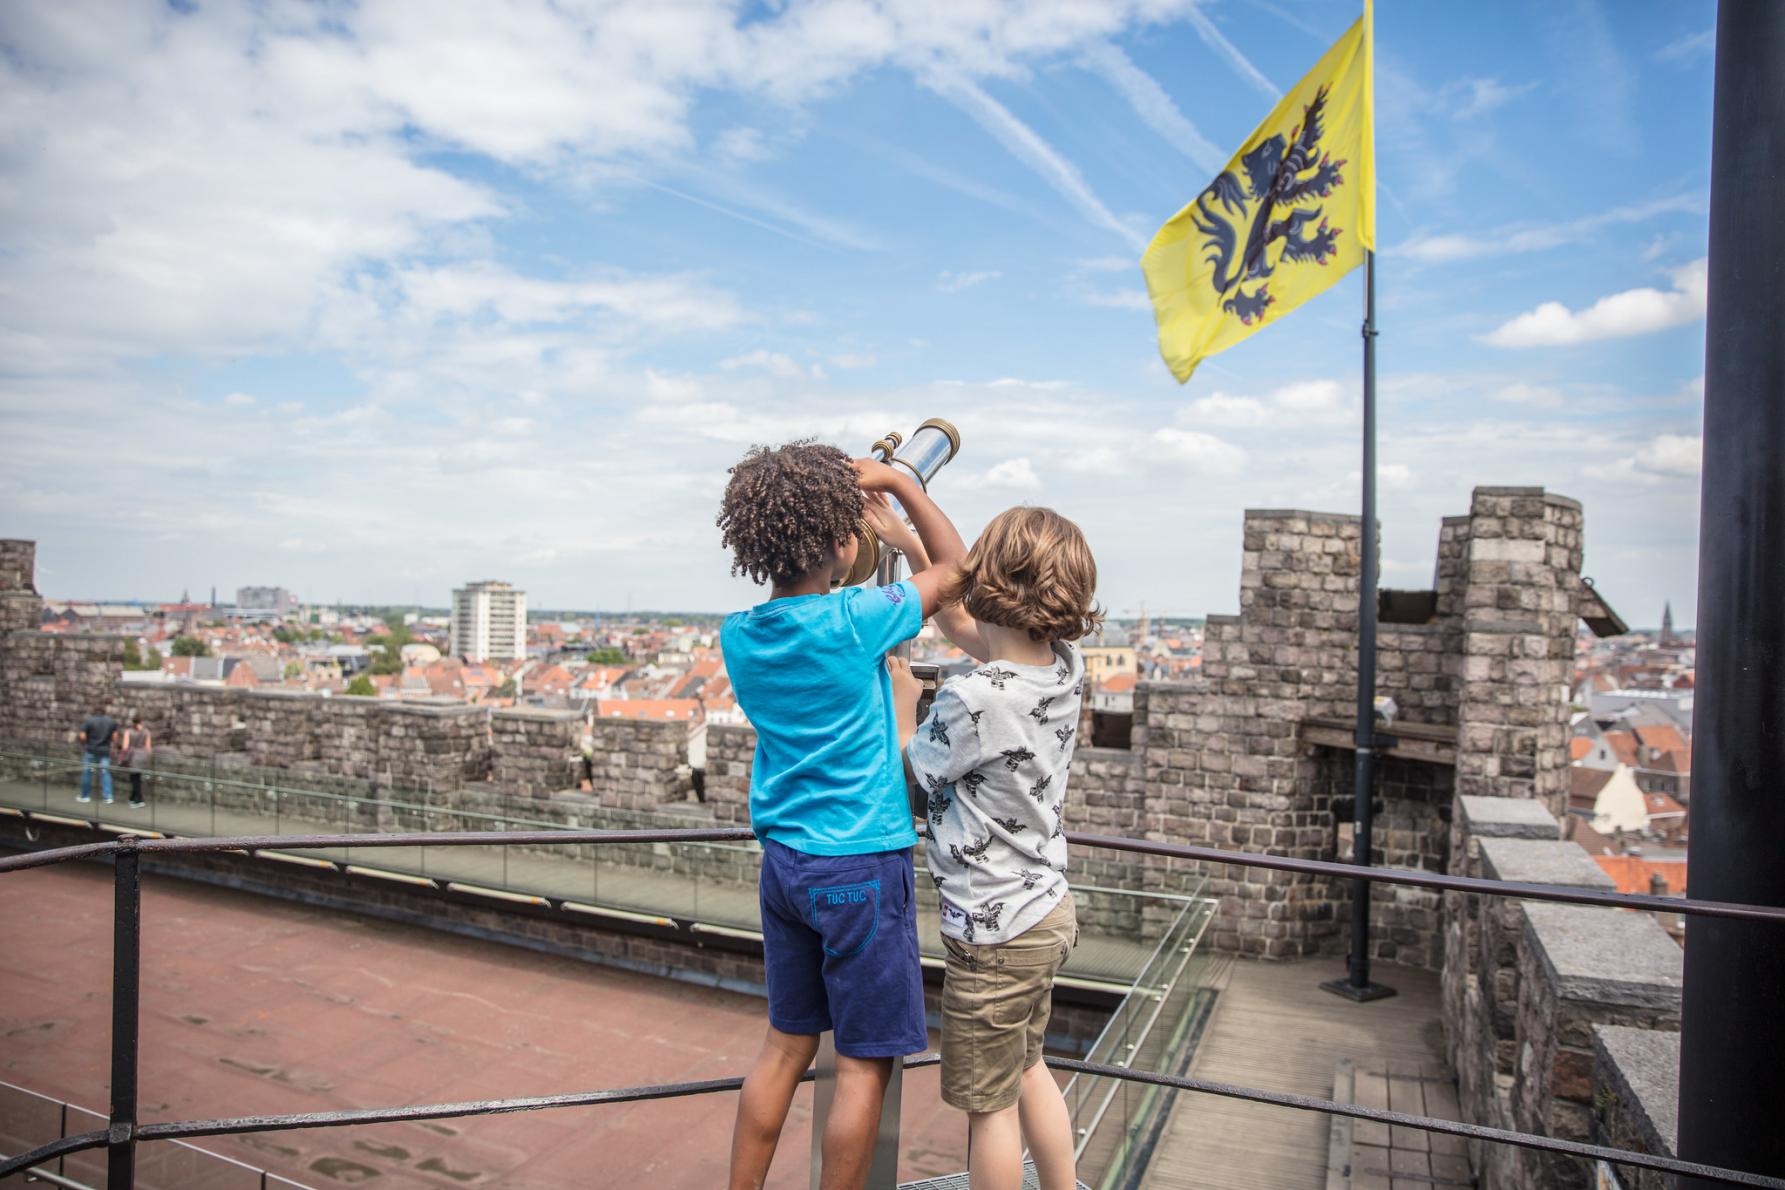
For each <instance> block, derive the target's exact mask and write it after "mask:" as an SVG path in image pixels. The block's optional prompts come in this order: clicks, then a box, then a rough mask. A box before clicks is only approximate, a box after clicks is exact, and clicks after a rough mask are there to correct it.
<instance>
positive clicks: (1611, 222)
mask: <svg viewBox="0 0 1785 1190" xmlns="http://www.w3.org/2000/svg"><path fill="white" fill-rule="evenodd" d="M1704 211H1705V200H1704V197H1703V196H1702V195H1697V194H1678V195H1674V196H1672V197H1669V198H1660V199H1656V200H1654V201H1653V202H1646V203H1637V204H1635V205H1626V206H1618V207H1613V208H1611V209H1610V210H1608V211H1601V212H1599V213H1598V214H1596V215H1587V216H1584V217H1582V218H1579V219H1571V220H1569V221H1568V222H1566V223H1551V224H1542V225H1538V226H1534V227H1502V228H1497V229H1495V230H1493V231H1490V232H1486V233H1483V234H1480V235H1475V234H1468V233H1441V234H1430V233H1421V234H1419V235H1416V236H1414V237H1413V239H1411V240H1408V241H1407V242H1406V243H1403V244H1399V245H1397V246H1396V247H1395V248H1393V249H1392V250H1391V251H1392V254H1393V255H1395V256H1404V257H1406V258H1408V259H1410V260H1414V261H1418V262H1419V263H1421V264H1450V263H1452V262H1453V261H1459V260H1474V259H1476V258H1478V257H1485V256H1502V255H1505V254H1507V253H1513V252H1547V251H1549V250H1550V249H1552V248H1561V247H1565V246H1567V245H1569V244H1574V243H1578V242H1579V241H1581V240H1583V239H1585V238H1587V237H1589V236H1591V235H1593V234H1594V233H1595V232H1597V231H1598V230H1599V229H1601V228H1604V227H1612V226H1618V225H1622V224H1627V223H1642V222H1646V221H1647V220H1650V219H1654V218H1657V217H1658V216H1661V215H1670V214H1685V215H1702V214H1703V213H1704ZM1645 259H1646V258H1645Z"/></svg>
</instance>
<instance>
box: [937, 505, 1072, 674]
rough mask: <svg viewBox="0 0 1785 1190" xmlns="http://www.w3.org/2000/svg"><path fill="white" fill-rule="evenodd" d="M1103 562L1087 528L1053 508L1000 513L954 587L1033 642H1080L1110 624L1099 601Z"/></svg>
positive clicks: (971, 607)
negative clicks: (1088, 538) (1095, 553)
mask: <svg viewBox="0 0 1785 1190" xmlns="http://www.w3.org/2000/svg"><path fill="white" fill-rule="evenodd" d="M1096 593H1097V560H1096V559H1095V558H1093V557H1092V556H1091V547H1090V546H1089V545H1088V544H1087V543H1086V542H1085V535H1084V534H1083V533H1082V532H1080V530H1079V527H1078V526H1077V525H1075V524H1073V523H1072V522H1071V521H1069V520H1067V519H1066V518H1065V517H1063V516H1061V515H1060V514H1059V513H1057V512H1055V511H1054V510H1053V509H1051V508H1027V507H1024V508H1011V509H1006V510H1005V511H1003V512H1001V513H999V514H998V515H997V516H996V517H993V518H992V523H991V524H989V525H987V526H986V527H985V532H984V533H981V534H980V535H979V540H978V541H975V542H974V543H973V548H972V549H970V550H968V551H967V557H966V560H965V561H964V562H962V563H961V573H960V577H959V578H958V579H956V580H955V583H954V585H953V587H952V588H951V589H950V591H949V592H948V598H949V600H950V601H951V602H952V601H955V600H959V601H960V603H961V604H962V605H963V606H964V607H965V608H966V609H967V614H968V615H970V616H972V617H973V618H974V619H976V620H981V621H984V622H985V623H987V624H996V625H998V626H999V627H1001V628H1015V629H1025V630H1027V631H1028V633H1029V639H1031V640H1048V641H1053V640H1077V639H1079V638H1080V637H1081V636H1085V635H1088V634H1089V633H1091V632H1094V631H1096V629H1097V627H1098V625H1100V624H1102V623H1103V609H1102V608H1100V607H1098V606H1097V605H1096V603H1095V602H1094V596H1095V595H1096Z"/></svg>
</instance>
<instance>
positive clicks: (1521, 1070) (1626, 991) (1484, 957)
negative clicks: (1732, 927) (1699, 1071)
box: [1442, 795, 1683, 1190]
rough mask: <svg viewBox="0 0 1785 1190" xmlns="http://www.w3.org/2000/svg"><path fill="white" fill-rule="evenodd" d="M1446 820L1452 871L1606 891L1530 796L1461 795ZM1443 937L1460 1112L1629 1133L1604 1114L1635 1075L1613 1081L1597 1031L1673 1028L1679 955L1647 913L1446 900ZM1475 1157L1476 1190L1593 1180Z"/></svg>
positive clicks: (1532, 1156)
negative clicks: (1457, 865)
mask: <svg viewBox="0 0 1785 1190" xmlns="http://www.w3.org/2000/svg"><path fill="white" fill-rule="evenodd" d="M1452 822H1453V832H1452V851H1453V854H1455V855H1456V856H1458V857H1459V859H1460V861H1461V870H1460V871H1458V872H1457V874H1459V875H1468V876H1479V877H1485V878H1488V879H1493V880H1505V881H1519V882H1529V883H1537V884H1551V885H1561V886H1565V887H1577V888H1594V889H1605V890H1609V889H1610V888H1612V882H1611V880H1610V879H1609V878H1608V877H1606V875H1605V873H1604V872H1603V871H1601V870H1600V868H1599V866H1598V865H1597V864H1595V863H1594V862H1593V861H1592V859H1591V858H1590V857H1589V856H1588V855H1587V854H1586V852H1584V851H1582V850H1581V848H1580V847H1579V846H1577V845H1576V844H1574V843H1572V842H1567V841H1564V840H1561V839H1560V838H1559V834H1560V826H1559V824H1558V823H1557V822H1556V820H1555V819H1554V818H1553V817H1551V816H1550V814H1549V813H1548V811H1546V810H1545V809H1543V807H1542V805H1541V804H1540V803H1538V802H1537V801H1535V800H1515V799H1509V798H1488V797H1470V796H1467V795H1463V796H1459V797H1458V798H1457V807H1456V810H1455V813H1454V815H1453V819H1452ZM1444 937H1445V950H1446V954H1447V957H1446V962H1445V964H1444V967H1443V974H1442V981H1443V983H1442V987H1443V999H1444V1013H1443V1026H1444V1040H1445V1049H1446V1053H1447V1056H1448V1057H1449V1060H1450V1062H1451V1063H1452V1065H1453V1066H1454V1068H1455V1070H1456V1073H1457V1091H1458V1098H1459V1100H1460V1102H1461V1105H1462V1108H1463V1114H1464V1117H1465V1118H1466V1119H1469V1120H1472V1121H1474V1122H1475V1123H1478V1124H1486V1125H1489V1126H1490V1127H1496V1128H1506V1129H1513V1130H1516V1131H1520V1132H1534V1133H1537V1134H1539V1135H1544V1136H1554V1137H1560V1138H1563V1139H1567V1140H1578V1141H1589V1140H1593V1139H1594V1138H1595V1136H1596V1135H1603V1134H1604V1131H1605V1129H1606V1127H1607V1126H1608V1125H1609V1126H1612V1127H1615V1128H1619V1129H1623V1130H1624V1131H1626V1132H1627V1131H1628V1130H1629V1128H1630V1126H1631V1125H1630V1124H1629V1121H1628V1119H1627V1118H1621V1119H1622V1122H1620V1121H1619V1120H1618V1119H1608V1117H1607V1116H1606V1112H1605V1109H1606V1107H1607V1106H1608V1104H1610V1103H1612V1102H1613V1099H1612V1098H1610V1097H1615V1096H1616V1095H1619V1094H1625V1095H1627V1094H1628V1089H1627V1087H1625V1088H1624V1089H1623V1090H1619V1087H1618V1084H1620V1082H1622V1083H1628V1082H1629V1079H1630V1077H1631V1076H1627V1075H1623V1074H1620V1073H1619V1070H1620V1063H1619V1060H1618V1057H1617V1054H1618V1052H1619V1047H1617V1046H1614V1047H1613V1050H1612V1052H1610V1053H1609V1054H1608V1053H1607V1052H1606V1051H1605V1049H1604V1046H1603V1044H1601V1043H1596V1040H1595V1033H1596V1031H1598V1030H1600V1029H1602V1028H1604V1027H1605V1026H1617V1027H1619V1028H1620V1029H1630V1030H1640V1031H1644V1032H1648V1033H1655V1032H1660V1033H1676V1032H1677V1031H1678V1030H1679V1027H1680V993H1681V986H1682V977H1683V956H1682V952H1681V950H1680V948H1679V946H1678V945H1677V944H1676V943H1675V942H1674V941H1673V939H1671V938H1670V937H1668V935H1667V932H1666V931H1665V930H1664V929H1663V928H1662V927H1661V925H1660V924H1659V923H1658V922H1657V921H1656V920H1655V919H1654V917H1653V916H1652V915H1649V914H1646V913H1629V912H1621V911H1618V910H1609V909H1598V908H1592V907H1588V906H1581V905H1563V904H1555V903H1550V902H1535V901H1516V900H1511V899H1507V898H1501V897H1483V896H1477V895H1474V894H1460V893H1447V894H1445V904H1444ZM1596 1044H1597V1045H1598V1051H1597V1053H1596ZM1633 1044H1634V1043H1633ZM1660 1044H1661V1045H1663V1046H1665V1045H1666V1044H1667V1043H1666V1042H1662V1043H1660ZM1647 1048H1648V1049H1652V1048H1653V1047H1652V1046H1649V1047H1647ZM1633 1052H1634V1051H1633ZM1644 1052H1646V1049H1645V1050H1644ZM1675 1070H1676V1071H1677V1063H1676V1066H1675ZM1655 1075H1656V1072H1655V1071H1653V1070H1647V1071H1646V1072H1645V1073H1643V1074H1642V1075H1641V1076H1640V1080H1649V1081H1652V1080H1653V1078H1654V1077H1655ZM1640 1080H1639V1081H1640ZM1646 1140H1647V1143H1657V1142H1656V1139H1655V1138H1654V1137H1652V1136H1651V1137H1648V1138H1646ZM1668 1143H1669V1144H1671V1139H1670V1140H1669V1141H1668ZM1651 1151H1653V1150H1651ZM1471 1159H1472V1161H1473V1163H1474V1166H1475V1169H1476V1172H1477V1174H1478V1175H1479V1176H1480V1179H1481V1184H1482V1185H1484V1186H1494V1187H1506V1188H1508V1190H1538V1188H1540V1187H1541V1188H1548V1187H1564V1188H1574V1187H1585V1186H1587V1185H1589V1184H1590V1171H1589V1170H1588V1168H1587V1167H1586V1166H1585V1164H1584V1163H1582V1162H1580V1161H1577V1160H1575V1159H1572V1158H1565V1157H1559V1156H1556V1155H1554V1154H1547V1153H1538V1152H1534V1151H1531V1150H1527V1149H1515V1148H1513V1147H1512V1146H1509V1145H1480V1144H1477V1145H1475V1146H1473V1147H1472V1151H1471Z"/></svg>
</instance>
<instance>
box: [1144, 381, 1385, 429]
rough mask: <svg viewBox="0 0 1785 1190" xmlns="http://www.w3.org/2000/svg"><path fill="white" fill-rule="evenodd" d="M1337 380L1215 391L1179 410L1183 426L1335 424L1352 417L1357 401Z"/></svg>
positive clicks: (1282, 427) (1354, 414)
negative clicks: (1257, 390) (1252, 392)
mask: <svg viewBox="0 0 1785 1190" xmlns="http://www.w3.org/2000/svg"><path fill="white" fill-rule="evenodd" d="M1350 391H1351V390H1349V389H1348V388H1346V386H1344V385H1342V384H1340V383H1339V382H1338V381H1337V380H1330V379H1328V380H1304V381H1298V382H1296V383H1293V384H1285V385H1283V386H1281V387H1279V388H1276V389H1273V390H1271V391H1270V392H1269V393H1266V394H1265V395H1264V396H1263V397H1246V396H1236V395H1234V394H1233V393H1228V392H1221V391H1216V392H1212V393H1210V394H1209V395H1208V396H1206V397H1202V398H1200V399H1198V400H1195V401H1192V402H1190V404H1189V405H1188V406H1186V407H1185V408H1184V409H1183V410H1182V411H1181V412H1180V413H1179V414H1178V418H1177V420H1178V423H1179V424H1180V425H1185V426H1224V427H1230V428H1235V429H1245V428H1253V427H1259V426H1270V427H1275V428H1279V429H1286V428H1289V427H1293V426H1305V425H1337V424H1343V423H1346V422H1350V421H1353V420H1355V418H1356V410H1355V406H1356V402H1355V401H1354V400H1353V399H1352V397H1351V396H1350V395H1349V394H1350Z"/></svg>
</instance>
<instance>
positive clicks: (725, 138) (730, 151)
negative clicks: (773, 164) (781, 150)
mask: <svg viewBox="0 0 1785 1190" xmlns="http://www.w3.org/2000/svg"><path fill="white" fill-rule="evenodd" d="M713 148H714V149H715V150H717V151H718V152H719V153H720V154H721V155H722V156H725V157H729V158H731V159H732V160H734V161H766V160H768V159H769V158H770V157H772V156H773V155H774V154H773V152H772V150H770V148H769V146H768V143H767V142H766V141H765V139H764V138H763V135H762V129H760V128H727V129H726V130H725V131H723V132H721V133H720V134H719V135H718V136H716V137H714V138H713Z"/></svg>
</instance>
